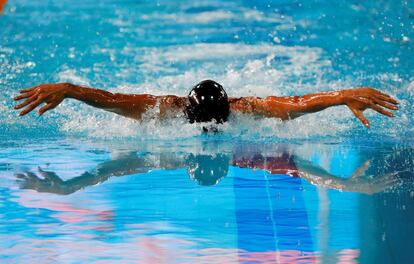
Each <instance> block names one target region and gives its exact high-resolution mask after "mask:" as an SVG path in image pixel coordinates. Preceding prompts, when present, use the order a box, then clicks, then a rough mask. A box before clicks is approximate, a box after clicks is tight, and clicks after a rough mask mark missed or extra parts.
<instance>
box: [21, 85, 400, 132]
mask: <svg viewBox="0 0 414 264" xmlns="http://www.w3.org/2000/svg"><path fill="white" fill-rule="evenodd" d="M65 98H72V99H76V100H79V101H82V102H84V103H86V104H88V105H91V106H94V107H96V108H100V109H104V110H106V111H110V112H113V113H116V114H119V115H122V116H125V117H129V118H133V119H137V120H140V119H141V118H142V116H143V114H144V113H146V112H147V111H148V110H149V109H151V108H154V107H157V106H159V110H160V111H159V117H160V118H167V117H168V116H171V115H175V114H179V113H182V112H184V110H185V107H186V103H187V98H186V97H179V96H175V95H164V96H155V95H150V94H120V93H111V92H108V91H104V90H100V89H94V88H88V87H83V86H79V85H74V84H70V83H52V84H41V85H37V86H34V87H31V88H28V89H23V90H21V91H20V95H18V96H16V97H15V98H14V100H16V101H20V100H23V99H24V101H23V102H22V103H20V104H18V105H16V106H15V107H14V109H16V110H17V109H22V110H21V112H20V116H23V115H26V114H28V113H29V112H31V111H33V110H34V109H35V108H37V107H38V106H40V105H43V104H44V105H43V106H42V107H41V108H40V109H39V115H42V114H44V113H45V112H46V111H49V110H51V109H54V108H55V107H57V106H58V105H59V104H60V103H61V102H62V101H63V100H64V99H65ZM229 103H230V110H231V111H232V112H241V113H246V114H253V115H257V116H263V117H275V118H280V119H282V120H290V119H294V118H297V117H299V116H301V115H304V114H307V113H314V112H318V111H321V110H323V109H326V108H328V107H332V106H338V105H346V106H347V107H348V108H349V109H350V110H351V111H352V113H353V114H354V115H355V116H356V117H357V118H358V119H359V120H360V121H361V122H362V124H363V125H365V126H366V127H367V128H369V127H370V123H369V120H368V119H367V118H366V117H365V116H364V114H363V112H364V111H365V110H366V109H372V110H375V111H377V112H378V113H380V114H382V115H385V116H388V117H394V114H393V113H392V112H391V111H390V110H397V109H398V107H397V104H398V102H397V101H396V100H395V99H394V98H392V97H391V96H390V95H388V94H385V93H383V92H381V91H379V90H377V89H374V88H354V89H345V90H340V91H330V92H320V93H312V94H307V95H303V96H285V97H277V96H268V97H264V98H260V97H240V98H229Z"/></svg>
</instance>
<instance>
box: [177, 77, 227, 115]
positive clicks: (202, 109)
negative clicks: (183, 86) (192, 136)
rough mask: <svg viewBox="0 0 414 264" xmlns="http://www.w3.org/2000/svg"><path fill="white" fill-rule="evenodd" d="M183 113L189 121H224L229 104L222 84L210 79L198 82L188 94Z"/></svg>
mask: <svg viewBox="0 0 414 264" xmlns="http://www.w3.org/2000/svg"><path fill="white" fill-rule="evenodd" d="M185 113H186V116H187V118H188V120H189V121H190V123H194V122H197V123H199V122H210V121H215V122H216V123H224V122H226V121H227V118H228V117H229V113H230V104H229V100H228V97H227V94H226V92H225V91H224V89H223V86H221V85H220V84H219V83H217V82H215V81H212V80H205V81H202V82H200V83H198V84H197V85H196V86H194V87H193V89H192V90H191V91H190V93H189V94H188V103H187V106H186V111H185Z"/></svg>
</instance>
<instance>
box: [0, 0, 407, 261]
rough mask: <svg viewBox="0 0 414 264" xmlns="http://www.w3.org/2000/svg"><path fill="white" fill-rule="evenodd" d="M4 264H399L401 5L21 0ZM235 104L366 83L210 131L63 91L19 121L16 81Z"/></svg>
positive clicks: (7, 78) (1, 203)
mask: <svg viewBox="0 0 414 264" xmlns="http://www.w3.org/2000/svg"><path fill="white" fill-rule="evenodd" d="M0 28H1V31H0V86H1V87H2V89H1V90H0V110H1V111H0V175H1V177H0V257H1V260H0V263H3V262H4V263H31V262H34V261H35V260H36V261H40V262H41V263H43V262H45V263H91V262H93V263H99V262H102V263H137V262H138V263H359V262H360V263H411V262H412V260H411V259H412V257H413V254H412V253H411V252H412V250H411V248H410V246H411V244H412V237H414V228H413V223H414V208H413V205H414V188H413V187H414V186H413V172H414V162H413V158H414V154H413V138H414V129H413V127H414V126H413V125H414V120H413V107H412V104H413V103H414V100H413V95H414V77H413V76H414V74H413V73H414V59H413V58H414V5H413V3H412V2H410V1H365V2H363V3H358V2H357V1H341V0H339V1H335V2H332V1H214V0H203V1H179V2H177V1H130V0H124V1H89V0H85V1H67V0H61V1H43V2H39V1H37V2H36V1H27V0H9V1H8V3H7V5H6V7H5V10H4V13H3V15H2V16H0ZM207 78H210V79H214V80H217V81H218V82H220V83H222V84H223V86H224V87H225V89H226V91H227V92H228V94H229V95H230V96H245V95H256V96H266V95H294V94H304V93H309V92H316V91H326V90H333V89H341V88H348V87H359V86H373V87H377V88H378V89H380V90H382V91H384V92H387V93H389V94H391V95H392V96H394V97H395V98H397V99H398V100H399V102H400V109H399V110H398V111H397V112H396V117H395V118H393V119H389V118H386V117H383V116H380V115H378V114H376V113H374V112H372V111H367V116H368V118H369V119H370V120H371V123H372V128H371V129H370V130H367V129H365V128H363V127H362V126H361V125H360V124H359V123H358V121H357V120H356V119H355V118H354V117H353V116H352V114H351V113H350V111H349V110H347V109H346V108H345V107H336V108H332V109H328V110H325V111H323V112H320V113H317V114H313V115H308V116H303V117H300V118H298V119H296V120H293V121H289V122H280V121H278V120H275V119H255V118H253V117H249V116H231V118H230V120H229V122H228V123H227V124H225V125H223V126H221V127H220V132H219V133H218V134H203V133H202V132H201V128H200V127H199V126H197V125H190V124H186V122H185V121H184V120H181V119H175V120H171V121H162V122H160V121H156V120H146V122H145V123H140V122H135V121H131V120H128V119H124V118H122V117H118V116H115V115H113V114H110V113H105V112H103V111H100V110H96V109H92V108H91V107H88V106H85V105H81V104H80V103H78V102H75V101H70V100H68V101H65V102H64V103H63V104H61V105H60V106H59V107H58V108H56V109H55V110H53V111H51V112H48V113H47V114H45V115H44V116H43V117H37V116H36V114H35V113H33V114H29V115H28V116H25V117H23V118H18V117H17V113H16V112H15V111H13V110H12V107H13V105H14V102H13V101H12V97H13V96H15V95H16V93H17V92H18V89H20V88H23V87H30V86H33V85H36V84H39V83H47V82H73V83H76V84H83V85H88V86H93V87H98V88H102V89H106V90H110V91H115V92H125V93H152V94H157V95H158V94H166V93H168V94H177V95H185V94H186V93H188V91H189V90H190V88H191V87H192V86H193V85H194V84H195V83H197V82H198V81H200V80H202V79H207Z"/></svg>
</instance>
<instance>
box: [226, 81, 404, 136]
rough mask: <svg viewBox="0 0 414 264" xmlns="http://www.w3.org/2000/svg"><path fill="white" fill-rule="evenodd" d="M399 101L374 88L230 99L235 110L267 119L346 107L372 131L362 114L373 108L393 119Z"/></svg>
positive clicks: (293, 116) (291, 116) (285, 117)
mask: <svg viewBox="0 0 414 264" xmlns="http://www.w3.org/2000/svg"><path fill="white" fill-rule="evenodd" d="M397 104H398V102H397V101H396V100H395V99H393V98H392V97H391V96H389V95H388V94H385V93H382V92H380V91H378V90H376V89H373V88H355V89H347V90H341V91H330V92H320V93H313V94H307V95H303V96H287V97H276V96H268V97H265V98H259V97H242V98H231V99H230V107H231V109H232V110H233V111H239V112H243V113H252V114H259V115H263V116H266V117H278V118H281V119H282V120H289V119H294V118H297V117H299V116H301V115H304V114H307V113H314V112H318V111H321V110H324V109H326V108H328V107H332V106H338V105H346V106H348V108H349V109H350V110H351V111H352V113H353V114H354V115H355V116H356V117H357V118H358V119H359V120H360V121H361V122H362V123H363V124H364V125H365V126H366V127H368V128H369V126H370V124H369V121H368V119H367V118H366V117H365V116H364V115H363V111H364V110H366V109H368V108H371V109H373V110H375V111H377V112H378V113H380V114H383V115H386V116H389V117H393V116H394V114H393V113H391V112H390V111H387V110H386V109H389V110H397V109H398V107H397Z"/></svg>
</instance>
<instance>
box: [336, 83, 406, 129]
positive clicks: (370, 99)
mask: <svg viewBox="0 0 414 264" xmlns="http://www.w3.org/2000/svg"><path fill="white" fill-rule="evenodd" d="M341 96H342V100H343V103H344V104H346V105H347V106H348V107H349V109H350V110H351V111H352V113H353V114H354V115H355V116H356V117H357V118H358V119H359V120H360V121H361V122H362V124H364V125H365V126H366V127H367V128H369V127H370V123H369V121H368V119H367V118H366V117H365V116H364V114H363V112H364V111H365V110H366V109H368V108H370V109H373V110H375V111H377V112H378V113H380V114H383V115H385V116H388V117H394V114H393V113H392V112H390V111H388V110H386V109H389V110H397V109H398V107H397V105H398V102H397V101H396V100H395V99H394V98H392V97H391V96H390V95H388V94H386V93H383V92H380V91H378V90H376V89H373V88H355V89H348V90H343V91H341Z"/></svg>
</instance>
